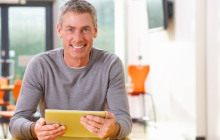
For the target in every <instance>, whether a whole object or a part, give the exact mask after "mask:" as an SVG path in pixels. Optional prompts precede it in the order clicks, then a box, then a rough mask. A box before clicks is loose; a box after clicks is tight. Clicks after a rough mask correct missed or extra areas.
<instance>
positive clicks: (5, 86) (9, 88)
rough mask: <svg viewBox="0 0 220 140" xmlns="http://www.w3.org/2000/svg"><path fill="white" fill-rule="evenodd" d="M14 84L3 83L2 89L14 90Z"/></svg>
mask: <svg viewBox="0 0 220 140" xmlns="http://www.w3.org/2000/svg"><path fill="white" fill-rule="evenodd" d="M13 88H14V85H1V87H0V90H12V89H13Z"/></svg>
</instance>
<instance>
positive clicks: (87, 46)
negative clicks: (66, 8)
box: [57, 12, 97, 61]
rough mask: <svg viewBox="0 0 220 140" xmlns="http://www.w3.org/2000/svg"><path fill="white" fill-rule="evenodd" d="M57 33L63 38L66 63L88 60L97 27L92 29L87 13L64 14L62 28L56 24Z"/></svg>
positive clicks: (90, 18) (91, 22)
mask: <svg viewBox="0 0 220 140" xmlns="http://www.w3.org/2000/svg"><path fill="white" fill-rule="evenodd" d="M57 32H58V36H59V37H60V38H63V47H64V58H67V59H66V60H67V61H72V60H76V59H78V60H82V61H86V60H87V59H89V54H90V51H91V49H92V46H93V38H96V37H97V25H96V26H95V27H94V25H93V20H92V17H91V15H90V14H89V13H74V12H67V13H65V14H64V16H63V23H62V28H61V27H60V25H59V24H58V25H57Z"/></svg>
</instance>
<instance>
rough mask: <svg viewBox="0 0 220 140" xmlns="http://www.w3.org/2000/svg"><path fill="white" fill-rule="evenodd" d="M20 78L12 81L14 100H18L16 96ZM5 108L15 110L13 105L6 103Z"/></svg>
mask: <svg viewBox="0 0 220 140" xmlns="http://www.w3.org/2000/svg"><path fill="white" fill-rule="evenodd" d="M21 85H22V80H16V81H15V83H14V89H13V90H12V93H13V97H14V99H15V102H17V100H18V96H19V93H20V90H21ZM6 108H7V109H8V110H15V105H7V106H6Z"/></svg>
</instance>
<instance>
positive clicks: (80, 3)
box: [58, 0, 97, 28]
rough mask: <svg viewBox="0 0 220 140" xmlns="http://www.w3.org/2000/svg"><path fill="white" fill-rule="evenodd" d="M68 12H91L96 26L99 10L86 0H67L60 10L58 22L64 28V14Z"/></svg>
mask: <svg viewBox="0 0 220 140" xmlns="http://www.w3.org/2000/svg"><path fill="white" fill-rule="evenodd" d="M67 12H76V13H89V14H90V15H91V17H92V20H93V24H94V27H95V26H96V24H97V12H96V9H95V8H94V7H93V6H92V4H90V3H89V2H87V1H85V0H70V1H68V2H66V3H65V4H64V5H63V6H62V7H61V8H60V11H59V14H58V23H59V24H60V26H61V28H62V23H63V16H64V14H65V13H67Z"/></svg>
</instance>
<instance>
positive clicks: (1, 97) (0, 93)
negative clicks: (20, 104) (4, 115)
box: [0, 78, 9, 106]
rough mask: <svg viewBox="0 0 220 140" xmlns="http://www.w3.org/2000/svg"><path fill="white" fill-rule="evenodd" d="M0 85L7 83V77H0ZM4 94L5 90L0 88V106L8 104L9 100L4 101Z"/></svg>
mask: <svg viewBox="0 0 220 140" xmlns="http://www.w3.org/2000/svg"><path fill="white" fill-rule="evenodd" d="M1 85H8V79H7V78H0V86H1ZM4 94H5V91H1V90H0V106H6V105H9V101H7V102H5V101H4Z"/></svg>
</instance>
